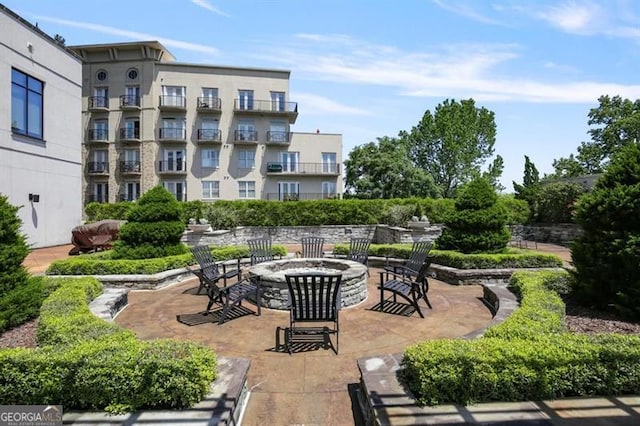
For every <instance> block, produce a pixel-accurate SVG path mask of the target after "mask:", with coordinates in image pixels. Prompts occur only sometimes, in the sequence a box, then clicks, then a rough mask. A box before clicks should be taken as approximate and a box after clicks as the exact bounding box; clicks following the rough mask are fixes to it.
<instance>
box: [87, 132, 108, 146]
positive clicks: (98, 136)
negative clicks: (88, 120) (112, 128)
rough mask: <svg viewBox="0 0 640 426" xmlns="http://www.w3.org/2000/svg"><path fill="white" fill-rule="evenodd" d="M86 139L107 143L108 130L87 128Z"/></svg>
mask: <svg viewBox="0 0 640 426" xmlns="http://www.w3.org/2000/svg"><path fill="white" fill-rule="evenodd" d="M87 140H88V141H89V142H105V143H109V130H107V129H89V130H88V131H87Z"/></svg>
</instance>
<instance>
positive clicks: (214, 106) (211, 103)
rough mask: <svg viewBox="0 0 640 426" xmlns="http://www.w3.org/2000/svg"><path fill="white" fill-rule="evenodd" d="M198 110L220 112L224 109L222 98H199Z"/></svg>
mask: <svg viewBox="0 0 640 426" xmlns="http://www.w3.org/2000/svg"><path fill="white" fill-rule="evenodd" d="M197 109H198V112H203V113H220V111H222V100H221V99H220V98H208V97H204V98H198V104H197Z"/></svg>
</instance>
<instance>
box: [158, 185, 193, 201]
mask: <svg viewBox="0 0 640 426" xmlns="http://www.w3.org/2000/svg"><path fill="white" fill-rule="evenodd" d="M162 186H164V189H166V190H167V191H169V192H170V193H172V194H173V195H174V196H175V197H176V199H177V200H178V201H186V193H187V183H186V182H184V181H173V180H165V181H163V182H162Z"/></svg>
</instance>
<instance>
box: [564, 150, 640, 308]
mask: <svg viewBox="0 0 640 426" xmlns="http://www.w3.org/2000/svg"><path fill="white" fill-rule="evenodd" d="M638 159H640V143H631V144H629V145H628V146H626V147H624V148H621V150H620V151H619V152H618V154H617V155H615V156H614V157H613V158H612V160H611V164H610V165H609V166H608V167H607V169H606V170H605V173H604V175H603V176H601V177H600V178H599V179H598V181H597V182H596V184H595V187H594V189H593V191H592V192H591V193H590V194H587V195H585V196H583V197H582V198H581V199H580V201H579V202H578V206H577V209H576V221H577V222H578V224H580V225H581V226H582V229H583V230H584V233H583V235H582V236H581V237H579V238H578V239H577V240H576V241H574V242H573V244H572V246H571V254H572V259H573V264H574V265H575V268H576V277H575V282H576V289H575V290H576V295H577V296H578V297H579V298H580V300H582V302H583V303H587V304H589V305H596V306H598V307H600V308H607V309H611V308H613V309H615V310H616V311H618V312H619V313H621V314H624V315H626V316H628V317H630V318H636V319H640V162H639V161H638Z"/></svg>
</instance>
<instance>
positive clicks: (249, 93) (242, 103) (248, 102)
mask: <svg viewBox="0 0 640 426" xmlns="http://www.w3.org/2000/svg"><path fill="white" fill-rule="evenodd" d="M238 109H246V110H252V109H253V90H238Z"/></svg>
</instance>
